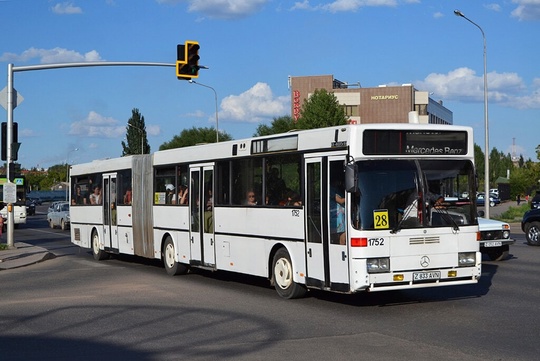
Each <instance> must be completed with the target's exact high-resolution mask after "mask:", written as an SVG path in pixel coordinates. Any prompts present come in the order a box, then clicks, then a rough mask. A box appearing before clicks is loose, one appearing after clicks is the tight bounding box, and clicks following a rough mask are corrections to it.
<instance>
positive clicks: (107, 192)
mask: <svg viewBox="0 0 540 361" xmlns="http://www.w3.org/2000/svg"><path fill="white" fill-rule="evenodd" d="M116 189H117V188H116V173H113V174H103V187H102V189H101V203H102V205H103V241H104V244H105V249H107V250H110V251H116V252H117V251H118V226H117V218H116V217H117V214H116V206H117V199H116V196H117V195H116Z"/></svg>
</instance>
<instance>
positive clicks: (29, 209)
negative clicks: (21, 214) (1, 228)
mask: <svg viewBox="0 0 540 361" xmlns="http://www.w3.org/2000/svg"><path fill="white" fill-rule="evenodd" d="M34 214H36V204H35V203H34V202H33V201H31V200H29V199H27V200H26V215H28V216H33V215H34Z"/></svg>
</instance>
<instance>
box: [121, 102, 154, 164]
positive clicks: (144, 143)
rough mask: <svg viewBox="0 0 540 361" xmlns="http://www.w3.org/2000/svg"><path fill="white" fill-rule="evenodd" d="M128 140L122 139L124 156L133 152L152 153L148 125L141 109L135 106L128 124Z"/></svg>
mask: <svg viewBox="0 0 540 361" xmlns="http://www.w3.org/2000/svg"><path fill="white" fill-rule="evenodd" d="M126 140H127V143H126V142H124V141H122V157H123V156H126V155H131V154H150V145H149V144H148V139H147V138H146V125H145V123H144V117H143V116H142V115H141V113H139V109H137V108H133V110H132V111H131V118H129V120H128V122H127V126H126Z"/></svg>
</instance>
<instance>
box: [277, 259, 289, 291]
mask: <svg viewBox="0 0 540 361" xmlns="http://www.w3.org/2000/svg"><path fill="white" fill-rule="evenodd" d="M274 278H275V281H276V284H277V285H278V286H279V287H280V288H283V289H286V288H287V287H289V286H290V285H291V282H292V267H291V264H290V263H289V261H288V260H287V259H284V258H281V259H279V260H278V261H277V262H276V265H275V267H274Z"/></svg>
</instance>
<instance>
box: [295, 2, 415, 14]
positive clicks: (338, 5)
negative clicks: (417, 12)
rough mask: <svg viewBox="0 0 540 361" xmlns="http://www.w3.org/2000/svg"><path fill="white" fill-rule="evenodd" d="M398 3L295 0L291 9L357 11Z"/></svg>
mask: <svg viewBox="0 0 540 361" xmlns="http://www.w3.org/2000/svg"><path fill="white" fill-rule="evenodd" d="M404 2H405V3H416V2H417V1H413V0H405V1H404ZM397 5H398V0H335V1H331V2H328V3H323V4H318V5H311V4H310V2H309V1H308V0H304V1H302V2H295V3H294V5H293V6H292V7H291V10H312V11H317V10H318V11H327V12H330V13H337V12H345V11H356V10H358V9H360V8H363V7H368V6H370V7H378V6H390V7H395V6H397Z"/></svg>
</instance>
